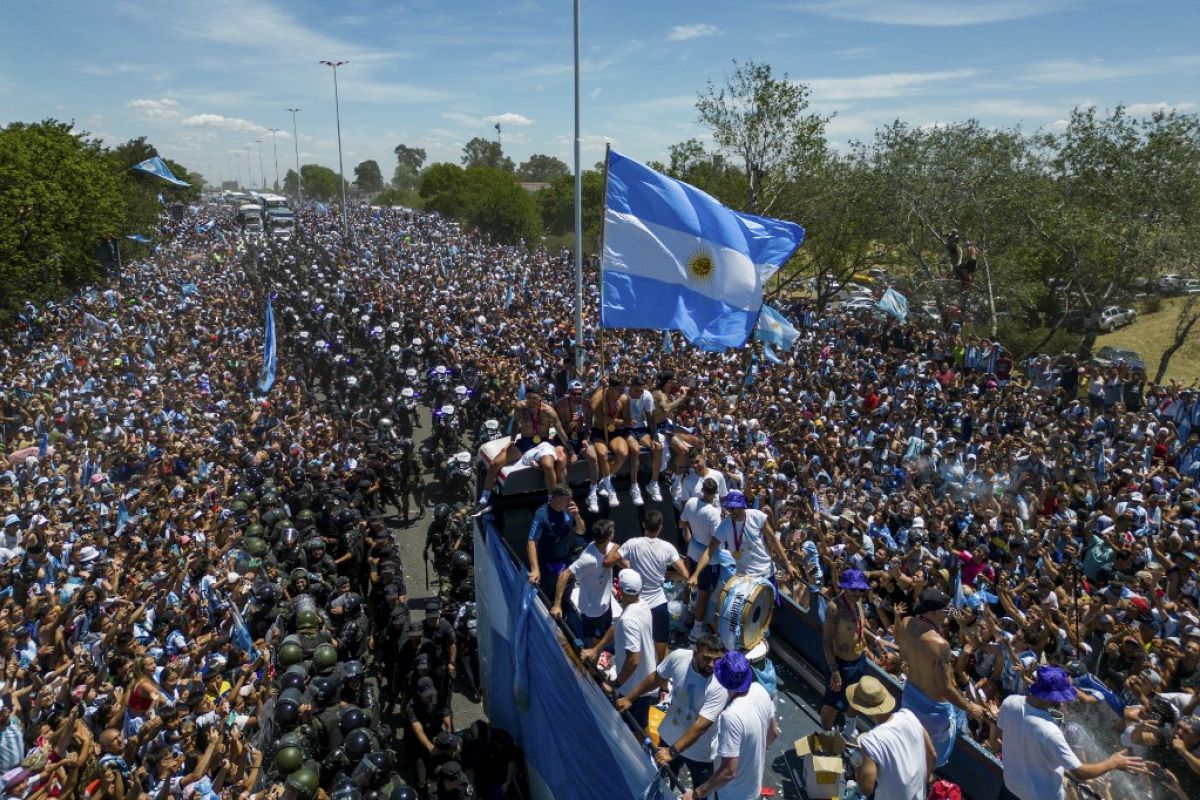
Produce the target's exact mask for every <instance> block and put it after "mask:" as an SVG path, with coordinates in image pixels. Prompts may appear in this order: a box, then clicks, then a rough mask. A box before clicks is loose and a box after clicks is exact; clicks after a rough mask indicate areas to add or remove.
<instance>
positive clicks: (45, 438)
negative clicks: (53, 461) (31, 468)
mask: <svg viewBox="0 0 1200 800" xmlns="http://www.w3.org/2000/svg"><path fill="white" fill-rule="evenodd" d="M49 451H50V432H49V431H42V438H41V440H40V441H39V442H38V458H45V457H46V453H48V452H49Z"/></svg>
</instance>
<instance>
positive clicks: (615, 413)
mask: <svg viewBox="0 0 1200 800" xmlns="http://www.w3.org/2000/svg"><path fill="white" fill-rule="evenodd" d="M624 388H625V379H624V377H623V376H621V375H610V376H609V378H608V382H607V384H606V385H605V386H604V387H603V388H600V389H597V390H596V391H595V393H594V394H593V395H592V401H591V405H592V431H591V439H592V447H594V448H596V465H597V466H598V467H599V472H600V489H599V491H600V492H601V493H602V494H604V495H605V497H607V498H608V505H609V507H615V506H618V505H620V504H621V502H620V501H619V500H618V499H617V490H616V489H614V488H613V485H612V476H613V474H614V473H619V472H620V471H621V467H622V466H623V465H624V464H625V459H627V458H629V442H628V441H626V437H628V436H629V430H630V428H631V427H632V426H631V424H630V422H629V397H628V396H626V394H625V393H624V391H623V389H624ZM610 452H611V453H612V455H613V461H612V463H611V464H609V462H608V454H609V453H610ZM633 485H634V486H635V487H636V486H637V481H636V480H634V481H633Z"/></svg>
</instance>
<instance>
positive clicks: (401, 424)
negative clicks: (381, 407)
mask: <svg viewBox="0 0 1200 800" xmlns="http://www.w3.org/2000/svg"><path fill="white" fill-rule="evenodd" d="M392 421H393V422H395V423H396V430H397V433H398V434H399V435H400V436H402V437H404V438H406V439H411V438H412V435H413V430H414V429H415V428H419V427H421V420H420V418H419V417H418V416H417V393H416V391H414V390H413V388H412V387H411V386H405V387H404V388H403V389H401V390H400V396H399V397H397V398H395V400H394V401H393V403H392Z"/></svg>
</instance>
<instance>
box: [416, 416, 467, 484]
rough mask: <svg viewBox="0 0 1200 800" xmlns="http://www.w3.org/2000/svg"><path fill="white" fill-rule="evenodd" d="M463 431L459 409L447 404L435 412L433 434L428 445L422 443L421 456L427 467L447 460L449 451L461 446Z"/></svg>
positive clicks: (429, 467) (430, 467)
mask: <svg viewBox="0 0 1200 800" xmlns="http://www.w3.org/2000/svg"><path fill="white" fill-rule="evenodd" d="M461 433H462V427H461V423H460V421H459V419H458V412H457V409H456V408H455V407H454V406H453V405H450V404H446V405H444V406H442V407H441V408H439V409H437V410H436V411H434V412H433V435H432V436H431V438H430V441H429V444H428V445H422V447H421V458H422V461H424V462H425V467H426V468H427V469H432V468H433V467H434V465H435V464H441V463H443V462H444V461H445V459H446V457H447V455H448V454H449V453H452V452H455V451H457V450H458V448H459V446H460V445H459V436H460V435H461Z"/></svg>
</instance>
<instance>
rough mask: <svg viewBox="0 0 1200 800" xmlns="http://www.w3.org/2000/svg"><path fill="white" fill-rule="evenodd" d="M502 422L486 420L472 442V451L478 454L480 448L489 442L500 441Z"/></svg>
mask: <svg viewBox="0 0 1200 800" xmlns="http://www.w3.org/2000/svg"><path fill="white" fill-rule="evenodd" d="M501 435H502V434H501V432H500V421H499V420H496V419H486V420H484V421H483V424H482V425H480V426H479V429H478V430H476V431H475V439H474V441H473V442H472V449H474V450H475V451H476V452H478V451H479V448H480V447H483V446H484V445H485V444H487V443H488V442H491V441H494V440H496V439H499V438H500V436H501Z"/></svg>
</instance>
